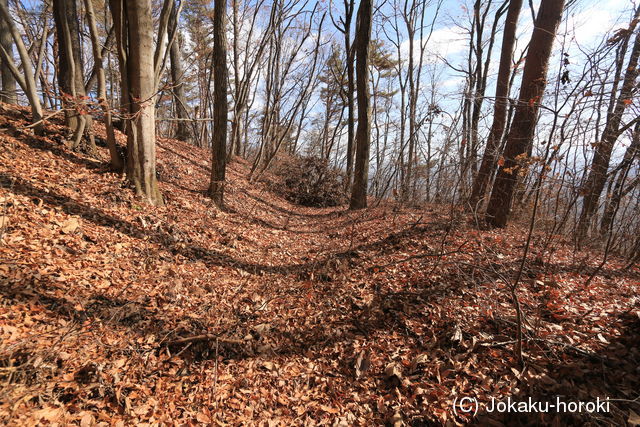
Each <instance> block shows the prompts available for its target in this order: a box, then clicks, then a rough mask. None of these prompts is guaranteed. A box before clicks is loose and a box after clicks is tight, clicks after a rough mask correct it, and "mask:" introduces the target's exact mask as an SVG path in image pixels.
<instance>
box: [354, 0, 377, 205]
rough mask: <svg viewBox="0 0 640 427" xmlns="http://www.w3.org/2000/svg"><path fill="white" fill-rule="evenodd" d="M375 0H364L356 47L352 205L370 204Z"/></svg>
mask: <svg viewBox="0 0 640 427" xmlns="http://www.w3.org/2000/svg"><path fill="white" fill-rule="evenodd" d="M372 17H373V5H372V0H361V1H360V7H359V9H358V17H357V20H358V22H357V24H356V34H357V36H356V38H355V40H354V48H355V52H356V78H357V83H356V84H357V96H358V129H357V131H356V162H355V170H354V180H353V190H352V192H351V204H350V206H349V208H350V209H364V208H366V207H367V185H368V177H369V142H370V139H371V128H370V121H371V112H370V108H369V50H370V49H369V47H370V40H371V21H372Z"/></svg>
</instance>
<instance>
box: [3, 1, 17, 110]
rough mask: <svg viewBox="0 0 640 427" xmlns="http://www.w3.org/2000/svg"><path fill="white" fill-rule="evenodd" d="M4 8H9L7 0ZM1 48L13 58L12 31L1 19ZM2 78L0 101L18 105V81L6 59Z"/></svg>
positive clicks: (4, 2)
mask: <svg viewBox="0 0 640 427" xmlns="http://www.w3.org/2000/svg"><path fill="white" fill-rule="evenodd" d="M0 3H2V5H3V7H4V8H7V7H8V6H7V0H0ZM0 46H2V50H4V51H5V52H7V55H8V56H10V57H12V58H13V38H12V37H11V31H10V29H9V26H8V25H7V23H6V22H5V20H4V19H0ZM0 77H2V93H0V101H2V102H6V103H7V104H17V103H18V96H17V94H16V79H15V77H13V73H12V72H11V68H10V67H9V65H8V64H7V63H6V62H5V60H4V59H2V60H0Z"/></svg>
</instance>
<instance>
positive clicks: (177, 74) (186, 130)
mask: <svg viewBox="0 0 640 427" xmlns="http://www.w3.org/2000/svg"><path fill="white" fill-rule="evenodd" d="M175 15H176V10H175V8H174V11H173V13H172V17H171V24H170V28H174V29H175V30H174V31H178V25H177V22H175V21H176V16H175ZM171 37H172V38H173V35H172V36H171ZM181 39H182V37H180V34H176V35H175V40H174V41H173V43H172V44H171V48H170V50H169V58H170V60H171V80H172V81H173V103H174V110H175V113H176V116H177V117H178V118H179V119H180V120H179V121H178V125H177V127H176V133H175V135H174V137H175V138H176V139H179V140H180V141H186V142H189V141H191V129H190V126H189V121H188V119H189V113H188V112H187V98H186V97H185V94H184V85H183V83H182V80H183V78H184V69H183V68H182V50H181V46H182V43H181V41H182V40H181Z"/></svg>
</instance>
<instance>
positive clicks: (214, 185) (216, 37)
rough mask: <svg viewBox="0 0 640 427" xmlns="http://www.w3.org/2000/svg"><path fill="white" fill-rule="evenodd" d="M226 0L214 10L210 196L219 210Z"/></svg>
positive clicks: (223, 140) (223, 139)
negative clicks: (212, 127) (212, 131)
mask: <svg viewBox="0 0 640 427" xmlns="http://www.w3.org/2000/svg"><path fill="white" fill-rule="evenodd" d="M226 8H227V2H226V0H215V1H214V9H213V72H214V81H213V85H214V87H213V104H214V122H213V126H214V130H215V131H214V133H213V141H212V144H211V146H212V147H211V148H212V159H211V183H210V184H209V195H210V196H211V198H212V199H213V202H214V203H215V204H216V205H217V206H218V207H223V206H224V181H225V172H226V153H227V149H226V144H227V113H228V111H227V110H228V107H227V38H226V33H225V27H226V22H225V21H226Z"/></svg>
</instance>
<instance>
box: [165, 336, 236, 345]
mask: <svg viewBox="0 0 640 427" xmlns="http://www.w3.org/2000/svg"><path fill="white" fill-rule="evenodd" d="M215 340H217V341H218V342H220V343H223V344H244V343H245V342H244V341H243V340H237V339H233V338H221V337H220V336H218V335H213V334H202V335H194V336H191V337H185V338H179V339H177V340H173V341H169V342H168V343H167V344H166V345H167V346H173V345H181V344H190V343H194V342H199V341H215Z"/></svg>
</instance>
